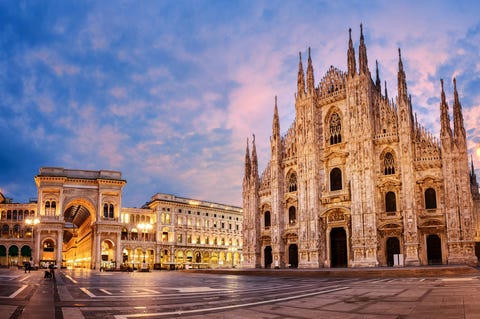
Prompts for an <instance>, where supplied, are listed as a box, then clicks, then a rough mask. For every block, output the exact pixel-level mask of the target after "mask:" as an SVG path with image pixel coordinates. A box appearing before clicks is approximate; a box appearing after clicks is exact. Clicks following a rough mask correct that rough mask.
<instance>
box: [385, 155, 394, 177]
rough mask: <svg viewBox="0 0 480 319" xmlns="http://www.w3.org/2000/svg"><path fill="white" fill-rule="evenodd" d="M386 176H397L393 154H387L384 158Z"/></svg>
mask: <svg viewBox="0 0 480 319" xmlns="http://www.w3.org/2000/svg"><path fill="white" fill-rule="evenodd" d="M383 166H384V174H385V175H392V174H395V159H394V158H393V155H392V153H387V154H385V157H384V158H383Z"/></svg>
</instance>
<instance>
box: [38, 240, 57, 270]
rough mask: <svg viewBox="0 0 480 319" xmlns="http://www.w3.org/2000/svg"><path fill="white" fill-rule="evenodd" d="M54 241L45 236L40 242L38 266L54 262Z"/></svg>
mask: <svg viewBox="0 0 480 319" xmlns="http://www.w3.org/2000/svg"><path fill="white" fill-rule="evenodd" d="M55 248H56V247H55V241H54V240H53V239H51V238H47V239H45V240H44V241H43V242H42V247H41V255H40V266H41V267H48V265H49V264H52V263H53V264H56V258H55V257H56V256H55V255H56V254H55V251H56V249H55Z"/></svg>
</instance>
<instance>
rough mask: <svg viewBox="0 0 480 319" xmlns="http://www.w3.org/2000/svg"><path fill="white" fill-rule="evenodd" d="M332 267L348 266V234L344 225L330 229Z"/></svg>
mask: <svg viewBox="0 0 480 319" xmlns="http://www.w3.org/2000/svg"><path fill="white" fill-rule="evenodd" d="M330 257H331V264H330V267H348V255H347V234H346V233H345V229H343V227H336V228H332V230H331V231H330Z"/></svg>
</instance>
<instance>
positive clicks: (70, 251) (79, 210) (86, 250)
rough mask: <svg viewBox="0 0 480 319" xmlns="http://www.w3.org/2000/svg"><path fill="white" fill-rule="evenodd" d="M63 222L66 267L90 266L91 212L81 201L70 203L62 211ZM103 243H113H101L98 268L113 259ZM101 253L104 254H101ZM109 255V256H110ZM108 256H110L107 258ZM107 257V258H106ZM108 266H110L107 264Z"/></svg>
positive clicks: (91, 245)
mask: <svg viewBox="0 0 480 319" xmlns="http://www.w3.org/2000/svg"><path fill="white" fill-rule="evenodd" d="M64 218H65V224H64V228H63V249H62V251H63V256H62V259H63V260H65V261H66V266H67V267H73V268H92V267H93V262H94V256H93V247H94V244H93V234H94V231H93V229H92V226H91V225H92V221H93V220H92V218H93V217H92V214H91V213H90V210H89V209H88V208H87V205H85V204H84V203H83V201H76V202H73V203H71V204H70V205H69V206H67V208H66V209H65V212H64ZM105 245H107V246H108V245H110V246H112V245H113V243H111V242H110V243H109V244H105V242H102V243H101V246H100V247H99V248H100V249H101V250H102V251H101V255H100V256H99V257H100V263H99V266H100V268H103V269H105V267H106V265H105V262H107V261H109V260H115V254H114V253H113V254H109V253H108V252H105V251H108V248H105ZM103 255H106V257H105V256H103ZM110 255H111V256H110ZM109 257H110V258H109ZM106 258H109V259H106ZM42 259H43V258H42ZM108 268H110V266H108Z"/></svg>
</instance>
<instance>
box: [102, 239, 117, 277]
mask: <svg viewBox="0 0 480 319" xmlns="http://www.w3.org/2000/svg"><path fill="white" fill-rule="evenodd" d="M101 249H102V251H101V259H102V262H101V263H100V270H114V269H115V268H116V262H115V245H114V244H113V242H112V241H110V240H104V241H102V244H101Z"/></svg>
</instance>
